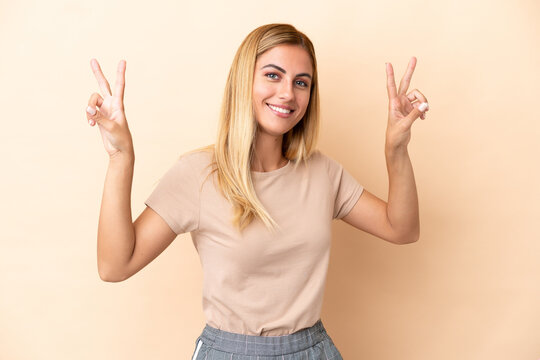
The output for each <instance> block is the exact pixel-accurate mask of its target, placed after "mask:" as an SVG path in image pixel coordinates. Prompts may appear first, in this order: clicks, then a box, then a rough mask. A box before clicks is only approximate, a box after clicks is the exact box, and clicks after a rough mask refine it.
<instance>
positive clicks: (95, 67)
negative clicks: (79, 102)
mask: <svg viewBox="0 0 540 360" xmlns="http://www.w3.org/2000/svg"><path fill="white" fill-rule="evenodd" d="M90 66H91V67H92V71H93V72H94V75H95V76H96V79H97V81H98V84H99V88H100V89H101V93H102V94H103V95H111V87H110V86H109V82H108V81H107V79H105V76H104V75H103V72H102V71H101V67H100V66H99V63H98V61H97V60H96V59H91V60H90Z"/></svg>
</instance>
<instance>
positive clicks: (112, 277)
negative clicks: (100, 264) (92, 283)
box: [98, 268, 126, 283]
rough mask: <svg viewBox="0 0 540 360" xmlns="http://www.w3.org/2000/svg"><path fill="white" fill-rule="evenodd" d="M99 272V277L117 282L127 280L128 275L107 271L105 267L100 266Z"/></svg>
mask: <svg viewBox="0 0 540 360" xmlns="http://www.w3.org/2000/svg"><path fill="white" fill-rule="evenodd" d="M98 274H99V278H100V279H101V280H102V281H105V282H110V283H116V282H121V281H124V280H126V277H124V276H119V275H118V274H115V273H113V272H111V271H106V270H104V269H103V268H98Z"/></svg>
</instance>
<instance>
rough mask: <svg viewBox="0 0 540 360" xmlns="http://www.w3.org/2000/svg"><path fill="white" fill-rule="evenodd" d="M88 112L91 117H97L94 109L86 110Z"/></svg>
mask: <svg viewBox="0 0 540 360" xmlns="http://www.w3.org/2000/svg"><path fill="white" fill-rule="evenodd" d="M86 112H87V113H89V114H90V115H96V110H95V109H92V108H91V107H90V106H89V107H87V108H86Z"/></svg>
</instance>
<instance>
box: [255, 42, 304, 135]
mask: <svg viewBox="0 0 540 360" xmlns="http://www.w3.org/2000/svg"><path fill="white" fill-rule="evenodd" d="M312 77H313V66H312V64H311V58H310V56H309V54H308V52H307V51H306V50H304V49H303V48H302V47H300V46H298V45H278V46H276V47H274V48H272V49H270V50H268V51H266V52H264V53H263V54H261V55H260V56H259V58H258V59H257V62H256V64H255V72H254V79H253V108H254V111H255V118H256V119H257V122H258V124H259V130H258V131H259V132H262V133H266V134H269V135H272V136H281V135H283V134H285V133H286V132H288V131H289V130H291V129H292V128H293V127H294V126H295V125H296V124H297V123H298V122H299V121H300V120H301V119H302V117H303V116H304V114H305V112H306V109H307V106H308V104H309V94H310V89H311V84H312Z"/></svg>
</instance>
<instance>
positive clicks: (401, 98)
mask: <svg viewBox="0 0 540 360" xmlns="http://www.w3.org/2000/svg"><path fill="white" fill-rule="evenodd" d="M415 67H416V58H415V57H414V56H413V57H412V58H411V60H410V61H409V66H408V68H407V71H406V72H405V75H403V78H402V79H401V82H400V84H399V90H398V89H396V82H395V80H394V69H393V67H392V64H390V63H387V64H386V88H387V91H388V126H387V128H386V148H387V149H388V150H395V149H406V148H407V145H408V144H409V141H410V139H411V126H412V124H413V122H414V121H415V120H416V119H417V118H418V117H420V118H421V119H422V120H424V119H425V116H426V114H425V113H426V112H427V111H428V110H429V105H428V102H427V99H426V97H425V96H424V95H423V94H422V93H421V92H420V91H418V90H417V89H414V90H411V91H410V92H409V93H407V89H408V88H409V84H410V82H411V78H412V74H413V72H414V68H415Z"/></svg>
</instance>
